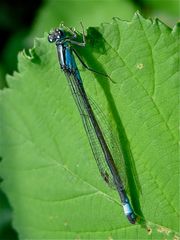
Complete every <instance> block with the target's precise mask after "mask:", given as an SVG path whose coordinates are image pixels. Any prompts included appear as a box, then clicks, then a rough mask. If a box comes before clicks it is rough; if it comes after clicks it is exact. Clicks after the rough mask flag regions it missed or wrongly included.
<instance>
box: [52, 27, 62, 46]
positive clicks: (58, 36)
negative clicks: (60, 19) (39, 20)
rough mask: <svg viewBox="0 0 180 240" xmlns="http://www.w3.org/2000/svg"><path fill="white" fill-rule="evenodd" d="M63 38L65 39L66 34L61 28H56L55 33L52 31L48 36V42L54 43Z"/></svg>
mask: <svg viewBox="0 0 180 240" xmlns="http://www.w3.org/2000/svg"><path fill="white" fill-rule="evenodd" d="M62 37H64V32H63V31H62V30H61V29H60V28H56V29H54V30H53V31H50V33H49V35H48V41H49V42H50V43H53V42H56V41H57V40H60V39H61V38H62Z"/></svg>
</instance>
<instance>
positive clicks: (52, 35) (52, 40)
mask: <svg viewBox="0 0 180 240" xmlns="http://www.w3.org/2000/svg"><path fill="white" fill-rule="evenodd" d="M55 40H56V39H55V36H54V34H49V35H48V41H49V42H50V43H53V42H55Z"/></svg>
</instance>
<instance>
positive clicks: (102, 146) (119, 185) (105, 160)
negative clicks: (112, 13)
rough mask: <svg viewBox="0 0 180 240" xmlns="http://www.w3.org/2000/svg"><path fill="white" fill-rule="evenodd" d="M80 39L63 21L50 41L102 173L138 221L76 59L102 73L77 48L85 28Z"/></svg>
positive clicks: (50, 35)
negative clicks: (86, 62) (86, 61)
mask: <svg viewBox="0 0 180 240" xmlns="http://www.w3.org/2000/svg"><path fill="white" fill-rule="evenodd" d="M82 29H83V26H82ZM76 40H77V32H76V31H75V29H71V28H67V27H64V26H63V25H61V27H60V28H57V29H55V30H53V31H52V32H50V33H49V35H48V41H49V42H50V43H55V44H56V48H57V53H58V59H59V64H60V67H61V69H62V71H63V72H64V74H65V76H66V78H67V80H68V83H69V86H70V89H71V92H72V95H73V97H74V100H75V102H76V105H77V107H78V109H79V112H80V115H81V118H82V121H83V124H84V128H85V130H86V133H87V136H88V139H89V142H90V145H91V149H92V152H93V154H94V158H95V160H96V162H97V165H98V168H99V170H100V173H101V175H102V177H103V179H104V180H105V181H106V182H109V181H110V179H112V182H113V184H114V186H115V187H116V189H117V191H118V193H119V196H120V199H121V202H122V205H123V209H124V213H125V215H126V216H127V218H128V220H129V222H130V223H132V224H134V223H135V222H136V215H135V214H134V212H133V209H132V207H131V204H130V201H129V198H128V196H127V193H126V191H125V187H124V183H123V180H122V177H121V176H120V174H119V172H118V170H117V167H116V164H115V161H114V159H113V156H112V153H111V151H110V147H109V146H108V144H107V142H106V140H105V136H104V133H103V129H102V128H101V126H100V123H99V122H98V121H97V117H96V116H95V114H94V111H93V107H92V104H91V101H90V100H89V98H88V97H87V94H86V91H85V89H84V86H83V82H82V79H81V76H80V73H79V70H78V68H77V65H76V62H75V58H74V54H75V55H76V56H77V58H78V59H79V60H80V62H81V63H82V65H83V66H84V67H85V68H87V69H88V70H90V71H93V72H95V73H97V74H102V73H99V72H97V71H95V70H93V69H91V68H89V67H88V66H87V65H86V64H85V63H84V62H83V61H82V59H81V58H80V56H79V54H78V53H77V52H76V50H75V49H74V48H73V45H76V46H80V47H85V45H86V42H85V34H84V29H83V41H82V42H79V41H76ZM102 75H105V74H102ZM119 157H121V156H119ZM104 165H105V166H106V168H107V169H108V170H107V171H106V170H105V168H104Z"/></svg>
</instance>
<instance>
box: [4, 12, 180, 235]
mask: <svg viewBox="0 0 180 240" xmlns="http://www.w3.org/2000/svg"><path fill="white" fill-rule="evenodd" d="M177 39H178V25H177V26H176V27H175V28H174V29H173V30H170V29H169V28H168V27H166V26H165V25H164V24H162V23H161V22H159V21H151V20H145V19H143V18H142V17H141V16H140V15H139V14H136V15H135V16H134V18H133V20H132V21H131V22H126V21H121V20H118V19H114V20H113V22H112V23H110V24H102V25H101V26H100V27H99V28H89V29H88V36H87V42H88V44H87V46H86V48H84V49H77V50H78V51H79V53H80V54H81V56H82V57H83V58H84V60H85V61H86V62H87V63H88V65H89V66H91V67H93V68H94V69H96V70H97V71H101V72H106V73H107V74H108V75H109V76H110V77H111V79H112V81H110V80H109V79H108V78H104V77H103V78H102V77H101V76H100V75H97V74H93V73H92V72H89V71H87V70H85V69H83V68H82V67H81V66H80V64H78V66H79V68H80V70H81V75H82V79H83V82H84V86H85V89H86V90H87V93H88V95H90V96H91V97H92V98H93V99H94V100H95V101H96V102H97V103H98V105H99V106H100V107H101V109H102V111H103V112H104V114H105V115H106V117H107V120H108V121H109V123H110V124H111V126H112V130H113V131H115V132H116V133H117V135H118V137H119V143H120V144H121V146H122V148H123V154H124V158H125V163H126V166H127V167H128V172H127V178H128V181H129V186H128V187H129V193H130V198H131V201H132V204H133V207H134V210H135V212H136V213H137V215H139V217H140V218H141V219H142V220H143V221H144V222H142V221H139V223H137V224H135V225H130V224H129V223H128V221H127V219H126V218H125V217H124V214H123V211H122V207H121V204H120V201H119V197H118V194H117V192H116V191H113V190H111V189H109V188H108V186H107V185H106V184H105V183H104V181H103V179H102V178H101V177H100V174H99V172H98V169H97V166H96V163H95V160H94V158H93V155H92V152H91V149H90V146H89V143H88V139H87V136H86V134H85V131H84V129H83V125H82V122H81V119H80V116H79V113H78V110H77V108H76V106H75V103H74V101H73V97H72V96H71V93H70V90H69V87H68V84H67V81H66V79H65V76H64V74H63V72H62V71H60V67H59V64H58V61H57V54H56V49H55V46H54V45H53V44H49V43H48V42H47V35H45V37H44V38H42V39H37V40H36V42H35V47H34V49H33V50H31V51H30V53H29V55H28V56H27V55H25V54H24V53H21V54H20V55H19V72H18V73H17V72H16V73H15V74H14V76H9V77H8V79H7V80H8V84H9V89H4V90H2V91H1V95H0V97H1V98H0V99H1V104H0V109H1V115H2V117H1V128H0V129H1V135H2V138H1V139H0V146H1V148H0V152H1V155H2V157H3V161H2V163H1V164H0V175H1V176H2V177H3V179H4V181H3V184H2V187H3V190H4V191H5V193H6V194H7V196H8V198H9V201H10V203H11V205H12V207H13V210H14V221H13V223H14V227H15V229H16V230H17V231H18V234H19V236H20V239H162V238H166V239H172V238H173V237H174V238H175V237H177V235H178V216H179V209H178V203H179V195H178V166H179V162H178V151H177V146H178V145H177V143H178V134H177V125H178V117H177V113H178V78H177V76H178V59H177V58H178V54H177V50H178V44H177ZM77 62H78V61H77ZM126 150H127V151H126ZM136 186H137V188H136Z"/></svg>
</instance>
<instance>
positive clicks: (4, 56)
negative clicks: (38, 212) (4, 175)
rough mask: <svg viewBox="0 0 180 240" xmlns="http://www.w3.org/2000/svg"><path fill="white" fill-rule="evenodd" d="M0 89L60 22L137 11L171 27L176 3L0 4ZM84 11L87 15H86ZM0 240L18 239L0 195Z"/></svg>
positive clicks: (90, 22)
mask: <svg viewBox="0 0 180 240" xmlns="http://www.w3.org/2000/svg"><path fill="white" fill-rule="evenodd" d="M0 4H1V5H0V27H1V38H0V41H1V42H0V43H1V44H0V47H1V49H0V51H1V54H0V87H1V88H3V87H4V86H6V80H5V75H6V74H7V73H9V74H11V73H12V72H13V71H14V70H15V69H16V68H17V53H18V51H20V50H22V49H23V48H27V49H28V48H29V47H31V46H32V44H33V38H34V37H35V36H43V33H44V31H47V32H48V31H49V29H51V28H52V27H54V26H57V25H59V22H60V21H64V22H65V23H66V25H68V26H71V25H72V26H75V27H78V26H79V22H80V21H83V23H84V25H85V26H86V27H89V26H97V25H99V24H100V23H101V22H110V21H111V18H112V17H114V16H118V17H119V18H121V19H124V20H130V19H131V18H132V16H133V14H134V12H135V11H136V10H137V9H139V10H141V12H142V13H143V14H144V15H145V16H148V17H153V16H158V17H159V18H160V19H161V20H162V21H164V22H165V23H166V24H167V25H169V26H170V27H172V26H173V25H174V24H175V22H176V21H177V18H178V1H176V0H165V1H161V0H159V1H153V0H146V1H145V0H138V1H133V0H128V1H127V0H113V1H34V2H33V1H31V2H30V3H29V4H27V2H24V1H22V2H21V1H16V2H15V3H14V4H13V3H12V2H11V3H8V1H1V3H0ZM87 9H88V11H87ZM0 239H3V240H4V239H18V235H17V233H16V232H15V230H13V229H12V227H11V207H10V205H9V203H8V199H7V197H6V195H5V193H3V192H2V191H1V192H0Z"/></svg>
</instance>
